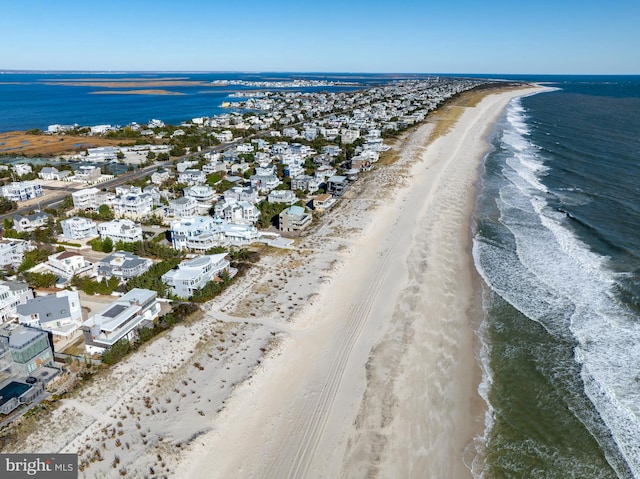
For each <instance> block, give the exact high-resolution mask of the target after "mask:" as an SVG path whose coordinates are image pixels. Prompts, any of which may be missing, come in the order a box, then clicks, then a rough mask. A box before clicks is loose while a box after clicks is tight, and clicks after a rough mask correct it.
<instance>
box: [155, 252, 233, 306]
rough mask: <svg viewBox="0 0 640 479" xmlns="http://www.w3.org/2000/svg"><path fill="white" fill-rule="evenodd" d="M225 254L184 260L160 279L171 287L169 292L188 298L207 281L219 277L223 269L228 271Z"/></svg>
mask: <svg viewBox="0 0 640 479" xmlns="http://www.w3.org/2000/svg"><path fill="white" fill-rule="evenodd" d="M226 256H227V254H226V253H221V254H213V255H204V256H198V257H196V258H193V259H190V260H185V261H183V262H182V263H180V264H179V265H178V268H177V269H172V270H170V271H168V272H166V273H165V274H163V275H162V281H163V282H164V283H165V284H166V285H167V286H169V287H170V288H171V292H172V293H173V294H175V295H176V296H179V297H181V298H190V297H191V296H193V293H194V292H195V291H197V290H199V289H202V288H203V287H204V286H205V285H206V284H207V283H208V282H209V281H213V280H214V279H215V278H216V277H219V276H220V275H221V274H222V272H223V271H227V272H230V268H229V266H230V265H229V261H228V260H227V259H226Z"/></svg>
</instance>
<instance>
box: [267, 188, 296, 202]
mask: <svg viewBox="0 0 640 479" xmlns="http://www.w3.org/2000/svg"><path fill="white" fill-rule="evenodd" d="M267 201H268V202H269V203H286V204H288V205H292V204H294V203H297V202H298V197H297V196H296V194H295V193H294V192H293V191H291V190H274V191H272V192H271V193H269V196H267Z"/></svg>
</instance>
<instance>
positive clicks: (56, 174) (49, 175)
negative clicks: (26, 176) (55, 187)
mask: <svg viewBox="0 0 640 479" xmlns="http://www.w3.org/2000/svg"><path fill="white" fill-rule="evenodd" d="M69 175H71V171H69V170H62V171H60V170H58V169H57V168H56V167H55V166H51V167H49V166H45V167H44V168H42V169H41V170H40V172H39V173H38V176H39V177H40V178H42V179H43V180H45V181H53V180H56V181H61V180H64V179H65V178H67V177H68V176H69Z"/></svg>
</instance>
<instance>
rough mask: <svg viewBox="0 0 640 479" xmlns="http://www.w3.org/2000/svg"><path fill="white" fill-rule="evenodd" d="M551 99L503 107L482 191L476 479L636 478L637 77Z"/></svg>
mask: <svg viewBox="0 0 640 479" xmlns="http://www.w3.org/2000/svg"><path fill="white" fill-rule="evenodd" d="M532 79H535V80H545V78H532ZM547 80H548V79H547ZM549 86H550V87H553V88H554V90H553V91H549V92H545V93H539V94H535V95H532V96H528V97H524V98H521V99H516V100H514V101H512V102H511V103H510V104H509V106H508V108H507V109H506V111H505V113H504V115H503V116H502V118H501V119H500V121H499V122H498V124H497V125H496V128H495V130H494V132H493V134H492V137H491V150H490V152H489V153H488V154H487V156H486V157H485V159H484V164H483V169H482V174H481V180H480V182H479V189H478V197H477V202H476V209H475V221H474V243H473V256H474V261H475V264H476V267H477V269H478V271H479V273H480V275H481V276H482V278H483V279H484V282H485V283H486V285H485V294H484V308H485V312H486V316H485V320H484V324H483V326H482V330H481V333H480V334H481V339H482V344H483V346H482V352H481V356H482V362H483V369H484V375H483V382H482V385H481V394H482V395H483V396H484V398H485V400H486V401H487V403H488V406H489V409H488V413H487V415H486V430H485V437H484V447H483V448H481V453H482V456H483V461H477V462H478V464H476V467H475V471H474V475H475V477H483V478H492V479H493V478H527V479H530V478H558V479H560V478H563V479H566V478H640V235H639V234H638V233H639V232H640V77H581V78H578V77H568V78H553V79H552V82H551V83H549Z"/></svg>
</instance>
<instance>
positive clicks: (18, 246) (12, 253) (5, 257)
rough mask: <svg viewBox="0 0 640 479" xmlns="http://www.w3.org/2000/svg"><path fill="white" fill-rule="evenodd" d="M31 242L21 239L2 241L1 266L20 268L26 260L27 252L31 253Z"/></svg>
mask: <svg viewBox="0 0 640 479" xmlns="http://www.w3.org/2000/svg"><path fill="white" fill-rule="evenodd" d="M32 249H33V246H32V245H31V241H28V240H21V239H14V238H11V239H1V240H0V266H8V265H11V266H13V267H14V268H17V267H18V266H20V263H22V260H23V259H24V253H25V251H31V250H32Z"/></svg>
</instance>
